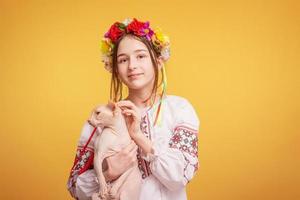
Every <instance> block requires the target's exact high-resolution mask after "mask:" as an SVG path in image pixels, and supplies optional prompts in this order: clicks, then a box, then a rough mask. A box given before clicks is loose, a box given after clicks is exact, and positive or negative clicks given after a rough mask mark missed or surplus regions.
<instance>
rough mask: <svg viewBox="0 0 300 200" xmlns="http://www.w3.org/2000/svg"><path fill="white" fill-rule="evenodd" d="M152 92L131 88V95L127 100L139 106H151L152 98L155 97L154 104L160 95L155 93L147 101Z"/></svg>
mask: <svg viewBox="0 0 300 200" xmlns="http://www.w3.org/2000/svg"><path fill="white" fill-rule="evenodd" d="M150 94H151V91H150V92H149V91H148V92H145V91H132V90H129V95H128V97H127V98H126V99H127V100H130V101H132V102H133V103H134V104H135V105H136V106H137V107H138V108H141V109H143V108H146V107H148V106H151V99H154V96H155V101H154V104H155V103H156V102H157V101H158V100H159V95H157V94H156V95H153V97H152V98H150V99H149V100H148V101H146V100H147V99H148V98H149V96H150Z"/></svg>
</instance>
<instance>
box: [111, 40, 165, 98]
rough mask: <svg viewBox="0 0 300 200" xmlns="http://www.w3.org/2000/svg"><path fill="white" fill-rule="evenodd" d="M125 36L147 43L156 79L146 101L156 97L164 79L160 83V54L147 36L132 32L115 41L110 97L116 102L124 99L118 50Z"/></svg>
mask: <svg viewBox="0 0 300 200" xmlns="http://www.w3.org/2000/svg"><path fill="white" fill-rule="evenodd" d="M124 37H132V38H134V39H136V40H138V41H141V42H142V43H144V44H145V45H146V47H147V49H148V51H149V54H150V58H151V61H152V65H153V68H154V73H155V79H154V84H153V88H152V92H151V94H150V96H149V97H148V98H147V99H146V100H145V102H147V101H148V100H149V99H150V98H153V97H155V94H156V92H157V88H158V87H159V86H160V85H161V83H162V81H163V80H162V81H161V83H160V84H158V78H159V73H158V62H157V59H158V56H159V55H158V54H157V52H156V51H155V50H154V47H153V44H152V43H151V42H149V41H148V40H147V39H146V38H144V37H138V36H135V35H132V34H124V35H123V36H122V37H120V38H119V39H118V40H117V42H116V43H115V47H114V50H113V54H112V76H111V84H110V99H112V100H113V101H114V102H117V101H120V100H122V95H123V94H122V92H123V84H122V81H121V80H120V78H119V76H118V62H117V52H118V47H119V44H120V42H121V40H122V39H123V38H124ZM161 72H162V73H163V70H161Z"/></svg>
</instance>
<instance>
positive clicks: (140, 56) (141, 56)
mask: <svg viewBox="0 0 300 200" xmlns="http://www.w3.org/2000/svg"><path fill="white" fill-rule="evenodd" d="M144 57H146V55H138V58H144Z"/></svg>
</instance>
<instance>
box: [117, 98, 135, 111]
mask: <svg viewBox="0 0 300 200" xmlns="http://www.w3.org/2000/svg"><path fill="white" fill-rule="evenodd" d="M117 105H118V106H119V107H121V108H122V107H128V108H131V109H133V110H137V107H136V106H135V105H134V103H132V102H131V101H129V100H123V101H119V102H117Z"/></svg>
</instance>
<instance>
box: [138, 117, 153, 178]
mask: <svg viewBox="0 0 300 200" xmlns="http://www.w3.org/2000/svg"><path fill="white" fill-rule="evenodd" d="M149 124H150V122H149V118H148V114H147V115H145V116H143V117H142V120H141V124H140V127H141V131H142V132H143V133H144V134H145V136H146V137H147V138H149V139H151V136H150V127H149ZM137 159H138V166H139V169H140V171H141V172H142V178H143V179H145V178H146V177H148V176H149V175H150V174H151V170H150V167H149V165H150V163H149V162H147V161H146V160H144V159H143V158H142V157H141V150H140V149H139V151H138V154H137Z"/></svg>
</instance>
